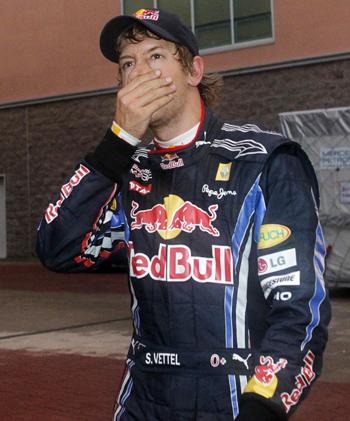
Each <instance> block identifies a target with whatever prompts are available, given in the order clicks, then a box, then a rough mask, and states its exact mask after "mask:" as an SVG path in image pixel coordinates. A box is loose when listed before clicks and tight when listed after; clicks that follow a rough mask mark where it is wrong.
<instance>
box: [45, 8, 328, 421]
mask: <svg viewBox="0 0 350 421" xmlns="http://www.w3.org/2000/svg"><path fill="white" fill-rule="evenodd" d="M101 49H102V52H103V54H104V55H105V56H106V57H107V58H108V59H109V60H111V61H113V62H116V63H118V64H119V72H120V82H121V89H120V90H119V92H118V95H117V104H116V113H115V121H114V122H113V124H112V127H111V129H110V130H108V131H107V134H106V136H105V138H104V139H103V141H102V142H101V144H100V145H99V146H97V148H96V150H95V152H94V153H92V154H90V155H88V156H87V157H86V159H85V160H84V161H83V162H82V163H81V164H80V166H78V169H77V170H76V172H75V174H74V176H73V177H72V178H71V179H70V181H69V182H68V183H66V184H65V185H64V186H63V188H62V191H61V194H60V197H59V198H58V200H57V202H55V203H53V204H50V205H49V208H48V210H47V212H46V214H45V218H44V220H43V222H42V224H41V226H40V228H39V233H38V245H37V250H38V254H39V256H40V258H41V260H42V261H43V263H44V264H45V265H46V266H47V267H49V268H51V269H53V270H57V271H84V270H93V269H96V268H98V266H99V264H101V262H103V261H105V259H107V258H109V257H110V256H112V255H113V250H114V247H115V243H116V242H115V238H114V234H115V229H116V228H115V227H116V226H118V225H121V224H124V226H125V240H126V242H127V244H128V249H129V263H130V291H131V294H132V314H133V324H134V334H133V337H132V340H131V346H130V350H129V353H128V357H127V361H126V365H127V372H126V375H125V377H124V381H123V384H122V387H121V390H120V393H119V397H118V401H117V405H116V410H115V414H114V419H115V420H162V421H163V420H181V421H182V420H232V419H238V420H240V421H242V420H243V421H244V420H284V419H286V418H287V417H288V416H289V415H290V414H291V413H292V412H293V411H294V410H295V408H296V406H297V405H298V403H299V402H300V401H301V400H302V399H303V398H304V397H305V396H306V394H307V392H308V390H309V388H310V385H311V384H312V383H313V381H314V380H315V378H316V376H317V375H319V373H320V370H321V365H322V353H323V350H324V347H325V343H326V340H327V330H326V327H327V324H328V322H329V314H330V310H329V302H328V298H327V294H326V291H325V287H324V282H323V271H324V254H325V252H324V243H323V238H322V232H321V228H320V225H319V222H318V214H317V208H318V188H317V181H316V178H315V175H314V172H313V170H312V168H311V165H310V163H309V161H308V159H307V157H306V156H305V154H304V153H303V152H302V151H301V149H300V147H299V146H298V145H297V144H295V143H294V142H291V141H290V140H288V139H285V138H283V137H282V136H281V135H279V134H277V133H273V132H268V131H264V130H262V129H260V128H259V127H257V126H255V125H251V124H247V125H244V126H237V125H234V124H231V123H228V122H223V121H221V120H220V119H218V118H217V117H215V116H214V115H213V113H212V112H211V110H210V109H209V108H208V107H207V106H206V105H205V103H206V102H208V100H209V99H210V98H211V97H212V90H211V86H212V85H213V83H212V82H213V81H210V79H208V77H207V76H204V75H203V60H202V58H201V57H200V56H199V55H198V44H197V41H196V39H195V37H194V35H193V34H192V32H191V31H190V30H189V29H188V28H187V27H186V26H184V24H183V23H182V22H181V21H180V20H179V19H178V17H176V16H175V15H173V14H171V13H168V12H166V11H163V10H155V9H154V10H145V9H141V10H139V11H137V12H136V13H135V14H134V15H133V16H120V17H117V18H114V19H112V20H111V21H110V22H108V23H107V25H106V26H105V27H104V29H103V31H102V34H101ZM147 129H150V130H151V132H152V133H153V138H154V139H153V142H152V143H151V144H150V145H148V146H147V147H138V145H139V143H140V139H141V138H142V137H143V136H144V135H145V133H146V131H147Z"/></svg>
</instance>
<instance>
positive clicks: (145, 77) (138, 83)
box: [120, 70, 161, 95]
mask: <svg viewBox="0 0 350 421" xmlns="http://www.w3.org/2000/svg"><path fill="white" fill-rule="evenodd" d="M160 75H161V71H160V70H156V71H154V70H152V71H150V72H147V73H144V74H142V75H140V76H138V77H136V78H135V79H134V80H133V81H132V82H130V83H128V84H127V85H125V86H124V87H123V88H122V89H121V90H120V92H122V93H123V94H124V95H128V94H129V93H131V92H133V91H135V90H138V88H139V87H142V85H144V84H145V83H146V84H147V83H148V82H151V81H154V80H157V79H160Z"/></svg>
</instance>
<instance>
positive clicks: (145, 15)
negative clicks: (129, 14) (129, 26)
mask: <svg viewBox="0 0 350 421" xmlns="http://www.w3.org/2000/svg"><path fill="white" fill-rule="evenodd" d="M133 16H135V18H137V19H145V20H158V19H159V10H149V9H139V10H137V11H136V12H135V13H134V14H133Z"/></svg>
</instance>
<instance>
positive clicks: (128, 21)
mask: <svg viewBox="0 0 350 421" xmlns="http://www.w3.org/2000/svg"><path fill="white" fill-rule="evenodd" d="M135 23H138V24H140V25H143V26H144V27H146V28H147V29H148V30H149V31H151V32H153V33H154V34H156V35H158V36H159V37H160V38H163V39H165V40H167V41H171V42H175V43H177V44H180V45H183V46H184V47H187V48H188V49H189V50H190V52H191V53H192V54H193V55H194V56H196V55H198V52H199V47H198V41H197V39H196V37H195V35H194V34H193V32H192V31H191V29H190V28H188V27H187V26H186V25H185V24H184V23H183V22H182V21H181V19H180V18H179V17H178V16H177V15H175V14H174V13H170V12H167V11H165V10H160V9H139V10H137V11H136V12H135V13H133V14H132V15H131V16H128V15H123V16H117V17H115V18H113V19H111V20H110V21H109V22H107V23H106V25H105V26H104V28H103V29H102V32H101V36H100V48H101V51H102V54H103V55H104V56H105V57H106V58H107V59H108V60H110V61H113V62H115V63H118V61H119V57H118V53H117V52H116V49H115V46H116V41H117V39H118V37H119V35H120V34H121V33H122V32H124V31H125V30H127V29H129V28H130V27H131V26H133V25H135Z"/></svg>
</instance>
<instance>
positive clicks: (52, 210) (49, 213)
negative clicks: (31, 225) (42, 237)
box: [45, 164, 90, 224]
mask: <svg viewBox="0 0 350 421" xmlns="http://www.w3.org/2000/svg"><path fill="white" fill-rule="evenodd" d="M89 173H90V170H89V169H88V168H86V167H85V166H84V165H83V164H80V167H79V168H78V169H77V170H76V171H75V173H74V175H73V177H72V178H71V179H70V180H69V181H68V183H66V184H64V185H63V186H62V187H61V193H60V198H59V199H58V200H57V202H56V204H53V203H50V204H49V206H48V208H47V209H46V212H45V220H46V222H47V223H48V224H50V223H51V222H52V221H53V220H54V219H56V218H57V216H58V209H59V208H60V207H61V206H62V203H63V201H64V200H66V199H67V198H68V197H69V196H70V194H71V193H72V190H73V188H74V187H75V186H77V185H78V184H79V183H80V182H81V180H82V179H83V178H84V177H85V176H86V175H87V174H89Z"/></svg>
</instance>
